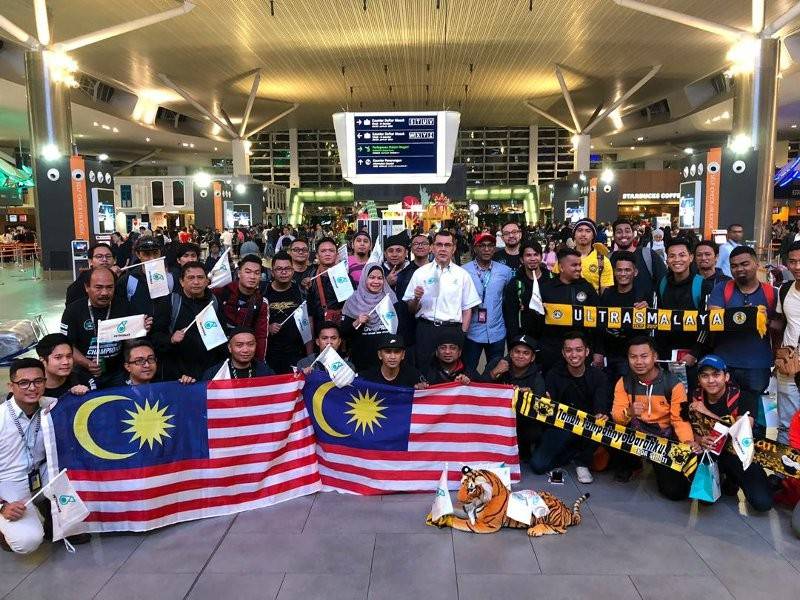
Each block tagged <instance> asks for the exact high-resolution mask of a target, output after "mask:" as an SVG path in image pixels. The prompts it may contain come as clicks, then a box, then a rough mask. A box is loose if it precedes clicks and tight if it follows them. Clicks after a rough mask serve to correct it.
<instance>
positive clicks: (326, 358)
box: [317, 346, 356, 388]
mask: <svg viewBox="0 0 800 600" xmlns="http://www.w3.org/2000/svg"><path fill="white" fill-rule="evenodd" d="M317 361H319V362H320V363H322V366H323V367H325V370H326V371H327V372H328V375H329V376H330V378H331V381H333V383H334V385H335V386H336V387H338V388H342V387H345V386H348V385H350V384H351V383H353V380H354V379H355V378H356V373H355V371H353V369H351V368H350V367H349V366H348V365H347V363H346V362H344V359H343V358H342V357H341V356H339V353H338V352H336V350H334V349H333V347H332V346H325V349H324V350H323V351H322V352H320V353H319V356H317Z"/></svg>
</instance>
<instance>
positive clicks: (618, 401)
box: [0, 219, 800, 552]
mask: <svg viewBox="0 0 800 600" xmlns="http://www.w3.org/2000/svg"><path fill="white" fill-rule="evenodd" d="M137 233H138V235H136V234H132V235H129V236H127V237H125V236H122V235H120V234H114V236H113V240H112V243H111V244H105V243H98V244H95V245H93V246H92V247H91V248H90V249H89V269H88V270H86V271H85V272H83V273H81V275H80V276H79V277H78V279H77V280H76V281H75V282H74V283H73V284H72V285H70V286H69V288H68V290H67V293H66V306H65V309H64V312H63V316H62V319H61V331H60V332H59V333H55V334H50V335H47V336H45V337H44V338H42V339H41V340H40V342H39V344H38V345H37V347H36V351H37V354H38V357H39V358H38V359H33V358H25V359H18V360H17V361H15V362H14V364H13V366H12V367H11V372H10V383H9V386H10V394H9V397H8V400H7V402H6V410H4V411H2V414H0V427H2V431H0V436H2V439H4V440H8V444H7V448H8V449H7V450H6V451H4V452H3V453H1V454H0V498H1V499H2V500H1V501H2V504H1V505H0V515H2V518H1V519H0V533H2V534H3V536H4V537H5V542H4V543H5V547H7V548H10V549H12V550H14V551H16V552H28V551H30V550H31V549H32V548H34V547H36V546H37V545H38V543H39V542H41V539H42V535H43V531H42V528H41V524H39V525H38V526H37V525H36V523H39V521H38V519H34V518H31V512H32V511H31V510H30V509H29V510H27V511H26V510H25V507H24V504H23V503H22V501H23V500H24V499H25V498H26V497H28V496H29V495H30V493H31V492H33V491H34V487H33V483H32V478H33V474H35V473H38V472H39V470H40V469H41V467H42V463H43V461H44V454H43V446H42V442H41V430H40V427H39V419H40V417H39V412H38V407H39V404H40V400H41V398H43V397H47V398H58V397H59V396H61V395H63V394H65V393H68V392H70V393H72V394H85V393H86V392H88V391H89V390H94V389H102V388H106V387H113V386H121V385H128V386H136V385H142V384H146V383H150V382H155V381H174V380H177V381H180V382H182V383H187V384H188V383H193V382H196V381H206V380H211V379H215V378H216V379H220V378H224V379H231V378H233V379H238V378H249V377H257V376H262V375H269V374H288V373H292V372H298V371H303V372H305V373H309V372H310V371H311V370H312V369H321V368H322V365H321V364H320V363H319V362H318V361H316V360H315V359H316V358H317V356H318V354H319V353H320V352H321V351H322V350H324V349H325V348H326V347H328V346H331V347H332V348H333V349H335V350H336V351H337V352H338V353H339V354H340V355H341V356H342V357H344V358H345V360H346V361H347V363H348V364H349V365H350V366H351V368H352V369H353V370H354V371H356V372H357V373H358V374H359V376H361V377H363V378H364V379H366V380H369V381H373V382H377V383H381V384H385V385H394V386H404V387H415V388H425V387H427V386H429V385H435V384H439V383H446V382H457V383H462V384H469V383H471V382H473V381H485V382H495V383H503V384H509V385H513V386H516V387H518V388H520V389H522V390H531V391H533V392H534V393H535V394H537V395H540V396H549V397H550V398H551V399H553V400H554V401H557V402H561V403H564V404H568V405H571V406H574V407H575V408H578V409H580V410H584V411H587V412H588V413H590V414H592V415H595V416H597V417H598V418H604V419H610V420H612V421H613V422H616V423H619V424H621V425H625V426H627V427H630V428H633V429H636V430H639V431H643V432H646V433H652V434H657V435H660V436H663V437H667V438H670V439H673V440H677V441H680V442H683V443H686V444H688V445H690V446H691V448H692V450H693V451H695V452H697V453H700V452H702V451H703V450H704V449H708V448H710V447H711V446H712V445H713V441H714V440H712V439H711V438H710V437H709V436H706V435H702V434H700V433H699V432H698V431H696V430H694V429H693V427H692V424H691V420H690V418H689V414H690V411H697V412H699V413H702V414H704V415H706V416H709V417H710V418H712V419H720V418H722V417H733V418H738V417H740V416H743V415H745V414H747V413H749V415H750V418H751V419H752V421H753V427H754V430H755V431H756V432H757V435H764V434H765V430H764V427H763V422H762V420H763V419H760V418H759V415H761V414H762V413H763V410H760V408H759V407H760V406H761V396H762V394H763V393H764V392H765V390H766V389H767V387H768V385H769V383H770V377H771V375H772V371H773V365H774V361H773V352H774V351H775V350H777V349H778V348H779V347H790V348H795V349H796V348H797V346H798V344H799V343H800V339H799V338H800V287H798V285H797V284H795V283H794V281H790V282H788V283H785V284H784V285H783V286H781V287H780V288H779V289H776V288H773V287H772V286H771V285H769V284H766V283H762V282H761V281H759V278H758V271H759V261H758V258H757V256H756V253H755V251H754V250H753V249H752V248H750V247H748V246H746V245H743V244H742V237H743V228H742V227H741V226H740V225H737V224H732V225H730V226H729V227H728V230H727V240H726V242H725V244H723V245H721V246H717V244H715V243H714V242H712V241H708V240H699V239H697V237H696V236H694V235H690V234H689V233H688V232H681V231H679V230H678V229H677V228H667V229H666V230H664V231H661V230H657V229H656V230H652V229H651V228H650V227H649V226H646V225H644V224H639V223H632V222H630V221H627V220H625V219H619V220H617V221H616V222H614V223H613V224H608V225H602V226H598V225H597V224H595V223H594V222H593V221H592V220H591V219H581V220H579V221H577V222H575V223H572V224H562V225H560V226H558V227H555V226H548V227H542V228H523V227H522V226H520V225H519V224H518V223H515V222H510V223H506V224H505V225H503V226H502V228H501V229H500V232H499V236H496V235H495V234H494V233H492V232H490V231H488V230H482V229H477V230H475V231H474V232H468V231H467V230H466V229H464V228H457V229H456V230H455V231H453V230H450V229H446V228H442V229H439V230H433V231H431V232H423V231H420V230H414V231H412V232H411V233H407V232H403V233H401V234H399V235H393V236H391V237H388V238H386V239H385V240H382V244H381V248H382V256H381V257H380V259H378V260H375V257H374V256H372V254H373V252H372V251H373V245H374V240H372V239H371V238H370V236H369V235H368V234H367V233H366V232H364V231H355V230H352V229H351V230H350V231H348V232H347V233H346V234H344V235H343V236H340V237H338V238H334V237H333V236H332V235H331V232H330V231H326V230H325V229H324V228H322V227H320V226H316V227H299V228H290V227H288V226H287V227H284V228H278V227H257V228H252V229H249V230H244V229H240V230H237V231H234V230H226V231H222V232H211V231H205V232H203V231H198V230H193V229H185V228H184V229H182V230H181V231H179V232H171V234H167V233H166V232H165V231H163V230H156V231H154V232H150V231H149V230H144V231H141V232H137ZM344 241H346V242H347V244H348V248H349V252H348V257H347V271H348V274H349V277H350V278H351V280H352V285H353V287H354V292H353V293H352V295H351V296H350V297H349V298H347V299H346V300H344V301H339V300H338V298H337V295H336V293H335V290H334V286H333V284H332V282H331V280H330V277H329V272H330V269H331V268H333V267H334V266H335V265H337V263H338V262H339V261H340V260H341V258H340V255H339V252H338V248H339V246H340V244H341V243H342V242H344ZM201 244H202V245H203V246H204V247H207V248H208V256H206V257H204V256H203V250H202V249H201ZM465 246H468V248H469V253H467V252H464V250H466V249H467V248H465ZM226 249H230V252H229V254H228V256H229V257H231V260H232V261H233V260H234V259H233V257H234V256H236V259H235V262H232V263H231V267H232V271H233V272H234V274H235V276H234V278H233V281H232V282H231V283H229V284H227V285H225V286H222V287H217V288H214V289H210V287H209V285H210V282H211V279H210V277H209V272H210V270H211V269H212V267H213V266H214V265H215V264H216V263H217V261H218V260H219V258H220V256H222V255H223V253H224V252H225V250H226ZM162 256H164V257H165V260H166V266H167V279H168V285H169V289H170V293H169V294H167V295H166V296H162V297H158V298H151V296H150V292H149V288H148V286H147V281H146V278H145V272H144V268H143V266H142V265H141V264H140V263H145V262H147V261H150V260H153V259H156V258H159V257H162ZM371 256H372V258H371ZM265 263H269V267H270V268H266V266H265ZM786 265H787V267H788V270H789V271H790V272H791V273H792V274H793V275H794V276H795V277H796V278H797V279H798V281H800V240H797V241H792V242H791V244H789V247H788V248H787V251H786ZM125 267H127V268H125ZM123 268H125V270H122V269H123ZM387 297H388V299H389V302H390V303H391V304H392V305H393V306H394V309H395V313H396V315H397V321H398V326H397V332H392V331H389V330H388V329H387V325H386V323H385V321H384V320H382V319H381V318H379V317H378V315H377V314H376V310H375V309H376V307H377V306H378V304H379V303H381V302H384V301H385V299H386V298H387ZM303 303H306V306H307V308H308V314H309V317H310V321H311V327H312V330H313V339H312V340H311V341H308V342H305V341H304V339H303V336H302V335H301V331H300V330H299V329H298V327H297V324H296V322H295V320H294V319H292V318H291V316H292V315H293V313H294V312H295V310H296V309H297V308H298V307H300V306H301V305H302V304H303ZM209 304H210V305H212V306H213V310H214V311H215V312H216V314H217V318H218V319H219V322H220V323H221V324H222V325H223V327H224V328H225V331H226V334H227V337H228V343H227V345H224V346H220V347H217V348H215V349H213V350H210V351H209V350H206V348H205V346H204V343H203V341H202V339H201V335H200V333H199V332H198V329H197V328H192V327H188V326H189V325H190V324H191V323H192V322H193V321H194V319H195V318H196V317H197V315H198V314H199V313H200V312H201V311H203V310H204V309H206V307H207V306H209ZM547 304H564V305H572V306H583V307H621V308H627V307H635V308H642V307H647V306H649V307H658V308H666V309H673V310H700V311H704V310H707V309H710V308H736V307H750V306H763V307H764V310H765V311H766V313H767V315H768V318H769V321H770V330H771V335H770V336H765V337H762V336H761V335H759V333H758V332H756V331H736V332H721V333H714V334H709V333H708V332H707V331H699V332H698V331H675V330H663V329H659V330H656V331H654V332H652V333H651V334H650V335H642V332H641V331H636V330H633V329H625V328H618V329H613V328H592V327H585V326H576V325H569V326H567V325H557V324H552V323H548V322H547V321H546V319H545V317H544V315H543V312H542V311H541V310H537V306H539V305H542V306H543V305H547ZM133 315H145V317H146V318H145V327H146V329H147V332H148V334H147V336H146V337H143V338H139V339H136V340H130V341H126V342H124V343H121V342H108V341H103V342H100V343H98V340H97V330H98V322H99V321H101V320H107V319H113V318H117V317H125V316H133ZM675 366H677V367H679V368H674V367H675ZM684 371H685V374H684ZM777 384H778V415H779V422H780V427H779V432H778V441H780V442H782V443H787V441H788V438H787V432H788V430H789V425H790V421H791V419H792V417H793V416H794V415H795V414H796V413H797V412H798V410H800V392H798V387H797V384H796V382H795V378H794V376H793V375H791V374H782V373H777ZM760 425H761V426H762V427H760ZM517 430H518V443H519V452H520V457H521V459H522V460H524V461H527V462H528V463H529V464H530V467H531V468H532V470H533V471H534V472H536V473H547V472H549V471H551V470H553V469H556V468H559V467H563V466H565V465H568V464H570V463H572V464H574V466H575V471H576V477H577V479H578V481H580V482H581V483H583V484H589V483H591V482H592V481H593V477H594V475H593V471H597V470H601V469H603V468H609V469H610V470H612V471H613V473H614V477H615V479H616V480H617V481H620V482H627V481H630V480H631V479H633V478H634V477H636V476H637V474H638V473H639V472H640V471H641V470H642V468H643V465H642V462H641V461H640V460H639V459H638V458H636V457H634V456H632V455H628V454H624V453H621V452H615V453H611V454H610V455H609V454H608V453H606V456H605V458H603V457H602V454H603V453H602V452H600V451H598V445H597V444H596V443H594V442H592V441H591V440H588V439H586V438H582V437H578V436H575V435H573V434H571V433H569V432H567V431H565V430H563V429H558V428H555V427H549V426H544V425H541V424H538V423H537V422H535V421H533V420H531V419H528V418H524V417H521V416H520V417H518V426H517ZM717 460H718V465H719V468H720V471H721V473H722V475H723V479H724V481H723V484H724V486H723V487H724V489H726V490H728V491H729V492H731V493H735V492H737V491H738V490H739V489H741V490H742V491H743V493H744V495H745V497H746V498H747V500H748V501H749V503H750V504H751V506H752V507H753V509H755V510H757V511H765V510H769V509H770V508H771V507H772V505H773V492H774V487H775V486H776V482H775V481H773V480H772V479H770V478H768V476H767V474H766V472H765V471H764V469H763V468H762V467H761V466H759V465H758V464H755V463H754V464H752V465H750V466H749V468H747V469H746V470H744V469H743V468H742V464H741V462H739V461H738V459H736V457H735V456H733V457H731V456H728V455H725V454H723V455H721V456H719V458H718V459H717ZM606 463H610V466H607V465H606ZM653 469H654V471H655V476H656V481H657V485H658V489H659V491H660V492H661V494H663V495H664V496H665V497H666V498H669V499H671V500H683V499H686V498H687V497H688V494H689V487H690V481H689V480H688V479H687V478H686V477H685V476H684V475H682V474H681V473H679V472H676V471H672V470H670V469H668V468H666V467H664V466H662V465H657V464H654V465H653ZM0 544H3V542H0Z"/></svg>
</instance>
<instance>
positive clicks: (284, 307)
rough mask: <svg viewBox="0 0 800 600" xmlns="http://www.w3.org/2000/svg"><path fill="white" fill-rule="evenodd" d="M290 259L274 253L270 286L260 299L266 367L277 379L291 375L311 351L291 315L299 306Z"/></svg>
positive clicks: (310, 343)
mask: <svg viewBox="0 0 800 600" xmlns="http://www.w3.org/2000/svg"><path fill="white" fill-rule="evenodd" d="M293 274H294V269H293V268H292V259H291V258H289V254H288V253H286V252H283V251H281V252H278V253H277V254H276V255H275V257H274V258H273V259H272V282H271V283H270V284H269V286H267V291H266V294H265V295H264V297H265V298H266V299H267V302H268V303H269V338H268V340H267V364H268V365H270V366H271V367H272V369H273V370H274V371H275V372H276V373H277V374H279V375H282V374H286V373H291V372H292V367H293V366H297V363H298V361H299V360H300V359H301V358H303V357H304V356H305V355H306V354H309V353H311V352H312V351H313V345H312V341H311V340H309V342H308V343H307V344H304V343H303V338H302V337H301V336H300V332H299V331H298V329H297V323H295V320H294V319H293V318H291V317H292V313H293V312H294V311H295V310H296V309H297V308H298V307H299V306H300V305H301V304H302V303H303V295H302V294H301V293H300V289H299V288H298V287H297V286H296V285H294V283H293V282H292V276H293Z"/></svg>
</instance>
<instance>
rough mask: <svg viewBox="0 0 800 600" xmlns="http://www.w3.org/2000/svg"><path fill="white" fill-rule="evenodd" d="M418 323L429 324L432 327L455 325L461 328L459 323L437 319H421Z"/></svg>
mask: <svg viewBox="0 0 800 600" xmlns="http://www.w3.org/2000/svg"><path fill="white" fill-rule="evenodd" d="M420 321H425V322H426V323H430V324H431V325H433V326H434V327H455V326H456V325H458V326H461V321H440V320H439V319H434V320H431V319H422V318H420Z"/></svg>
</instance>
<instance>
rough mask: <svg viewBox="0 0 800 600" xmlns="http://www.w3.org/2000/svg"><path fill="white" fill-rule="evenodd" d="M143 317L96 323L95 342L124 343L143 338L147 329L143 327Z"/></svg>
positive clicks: (135, 316)
mask: <svg viewBox="0 0 800 600" xmlns="http://www.w3.org/2000/svg"><path fill="white" fill-rule="evenodd" d="M144 319H145V315H133V316H132V317H120V318H119V319H107V320H105V321H98V322H97V342H98V343H101V342H124V341H125V340H133V339H136V338H141V337H145V336H146V335H147V329H146V328H145V326H144Z"/></svg>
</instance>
